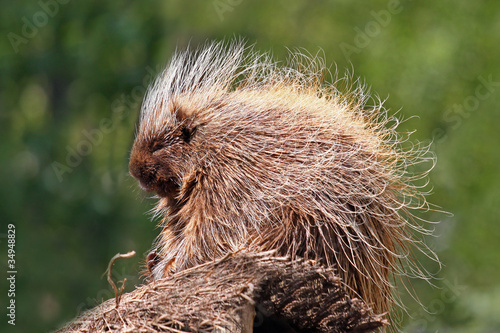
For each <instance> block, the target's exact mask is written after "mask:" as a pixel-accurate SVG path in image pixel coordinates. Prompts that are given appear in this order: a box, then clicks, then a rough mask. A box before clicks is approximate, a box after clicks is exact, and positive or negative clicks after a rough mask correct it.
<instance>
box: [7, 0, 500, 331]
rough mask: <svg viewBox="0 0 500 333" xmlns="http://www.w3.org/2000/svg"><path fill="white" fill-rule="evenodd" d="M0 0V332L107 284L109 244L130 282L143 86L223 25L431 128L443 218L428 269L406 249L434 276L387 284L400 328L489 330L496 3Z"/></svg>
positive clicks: (143, 245)
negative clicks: (352, 84) (398, 289)
mask: <svg viewBox="0 0 500 333" xmlns="http://www.w3.org/2000/svg"><path fill="white" fill-rule="evenodd" d="M1 5H2V10H1V12H0V18H1V25H2V35H3V37H2V38H1V39H0V68H1V78H0V88H1V89H0V152H1V160H0V171H1V172H0V184H1V189H0V221H1V230H0V237H1V238H0V247H1V252H0V253H1V260H0V262H1V265H2V266H1V267H2V276H4V274H5V273H4V272H6V271H7V268H6V263H7V256H6V253H7V250H6V249H7V247H6V233H7V225H8V224H9V223H13V224H14V225H15V226H16V240H17V242H16V268H17V271H18V274H17V280H16V297H15V300H16V310H17V313H16V315H17V316H16V326H15V327H12V326H10V325H8V324H7V318H6V316H5V314H4V313H5V309H6V306H7V297H6V294H7V283H6V278H5V277H3V278H2V281H1V282H0V285H1V286H2V288H1V296H0V300H1V304H0V305H1V308H2V309H4V310H3V311H2V318H1V320H0V331H2V332H5V331H10V330H12V329H13V330H12V331H19V332H32V331H49V330H52V329H55V328H57V327H58V326H59V325H61V324H63V323H64V322H66V321H67V320H69V319H71V318H72V317H74V316H75V315H76V314H77V313H78V311H80V310H83V309H86V308H90V307H92V306H94V305H95V304H97V303H98V302H100V301H101V300H103V299H108V298H110V297H112V293H111V289H110V287H109V285H108V284H107V282H106V280H105V279H104V278H101V275H102V273H103V272H104V271H105V269H106V266H107V263H108V260H109V259H110V258H111V257H112V256H113V255H114V254H116V253H117V252H121V253H125V252H128V251H130V250H135V251H137V252H138V255H137V256H136V257H135V258H133V259H128V260H123V261H121V262H120V261H119V262H118V263H117V264H116V266H115V272H117V277H120V278H121V279H122V278H123V277H127V278H128V280H129V282H127V289H128V290H130V289H131V288H133V286H134V284H139V283H141V281H140V279H139V271H140V269H141V261H142V260H143V258H144V254H145V253H146V252H147V250H148V248H149V247H150V246H151V243H152V242H153V239H154V237H155V235H156V234H157V233H158V230H157V229H156V228H155V222H151V221H150V216H149V215H148V214H147V211H148V210H149V209H150V208H152V206H153V203H154V202H153V201H152V200H151V199H149V198H147V197H146V196H145V195H143V194H142V193H141V192H140V191H139V189H138V187H137V185H136V183H135V181H134V180H133V179H131V178H130V177H129V176H128V173H127V158H128V153H129V150H130V146H131V143H132V140H133V134H134V127H135V123H136V119H137V116H138V111H139V107H140V103H141V100H142V97H143V94H144V91H145V87H146V86H147V84H148V82H149V81H150V79H151V77H152V75H154V74H155V73H156V72H158V70H159V69H160V68H161V67H162V66H163V65H164V64H165V63H166V61H167V60H168V59H169V57H170V55H171V54H172V52H173V51H174V50H175V48H176V47H179V48H184V47H185V46H186V45H188V44H191V45H198V44H200V43H203V42H204V41H206V40H212V39H216V40H220V39H223V38H231V37H233V36H242V37H244V38H246V39H247V40H248V41H249V42H250V43H255V44H256V48H257V49H259V50H271V51H272V52H273V54H274V55H275V57H276V59H281V60H284V59H285V58H286V56H287V49H286V48H287V47H288V48H296V47H300V48H304V49H305V50H308V51H310V52H311V53H313V54H314V53H316V52H317V51H319V50H322V52H323V53H324V54H325V56H326V58H327V62H328V63H336V66H337V69H338V71H339V72H340V73H343V72H344V71H345V70H350V69H351V68H353V69H354V72H355V75H357V76H360V77H361V78H363V80H365V81H366V82H367V83H369V84H370V86H371V87H372V91H373V92H374V93H377V94H378V96H380V98H382V99H385V98H386V97H388V99H387V101H386V106H387V107H388V108H390V109H391V110H393V111H394V112H396V111H397V110H400V111H399V114H400V115H401V116H402V117H404V118H405V119H407V121H406V122H404V123H403V124H402V126H401V129H402V130H405V131H410V130H412V129H417V132H416V133H415V134H414V135H413V136H412V137H413V139H414V140H419V141H423V142H429V140H431V139H434V144H433V145H432V147H433V150H434V151H435V153H436V154H437V157H438V163H437V166H436V167H435V169H434V170H433V171H432V173H431V175H430V176H431V184H430V185H432V187H433V191H432V194H431V195H430V196H429V199H430V201H431V202H433V203H435V204H437V205H439V206H440V207H442V209H443V210H446V211H449V212H451V213H453V215H443V214H438V213H436V214H435V216H431V218H434V219H437V220H441V221H442V222H441V223H439V224H436V225H435V228H436V230H435V234H436V236H437V237H435V238H432V239H429V242H430V244H431V246H432V247H433V248H434V249H435V250H436V251H437V252H438V254H439V256H440V257H441V259H442V261H443V263H444V267H443V268H442V269H441V270H440V271H438V269H437V267H434V266H436V265H435V264H433V263H432V262H429V263H427V262H426V261H425V259H423V260H424V262H425V264H426V265H428V266H429V267H430V268H431V270H434V271H438V272H437V274H436V276H437V277H438V279H437V280H435V281H434V283H435V284H436V286H437V288H432V287H430V286H429V285H427V284H426V283H425V282H421V281H415V282H413V286H414V288H415V292H416V294H417V295H418V297H419V299H420V301H421V302H422V303H423V304H424V305H425V306H426V307H427V310H425V309H424V308H422V307H421V306H420V305H419V304H418V303H417V302H415V301H413V300H411V299H410V298H409V297H406V296H404V297H403V298H404V300H405V303H406V304H407V305H408V309H407V314H403V316H402V317H403V327H404V331H407V332H425V331H429V332H430V331H432V332H434V331H437V330H439V332H451V331H453V332H494V331H500V317H499V316H498V314H499V313H500V301H499V300H500V265H499V263H500V242H499V239H500V223H499V221H500V195H499V194H500V190H499V189H500V173H499V172H498V168H499V167H498V166H499V165H500V153H499V146H500V145H499V144H500V134H499V130H498V124H499V123H498V122H500V112H499V105H500V99H499V92H500V68H499V59H500V40H499V39H500V2H498V1H467V0H457V1H450V0H444V1H437V2H421V1H409V0H408V1H400V2H398V1H397V0H390V1H389V0H386V1H378V0H377V1H370V2H354V1H346V0H338V1H326V0H312V1H305V0H304V1H298V0H297V1H292V0H287V1H284V0H281V1H265V0H254V1H249V0H209V1H200V0H198V1H180V0H171V1H152V0H148V1H140V2H139V1H134V2H133V1H117V0H110V1H95V0H94V1H92V0H91V1H85V2H77V1H69V0H59V1H57V2H56V0H42V1H40V2H38V1H30V2H27V1H21V2H9V3H8V4H7V1H2V2H1ZM488 82H489V83H488ZM413 116H416V117H413ZM75 152H76V153H75ZM78 152H80V153H78ZM54 162H56V164H54ZM57 163H59V164H57ZM55 166H56V168H54V167H55Z"/></svg>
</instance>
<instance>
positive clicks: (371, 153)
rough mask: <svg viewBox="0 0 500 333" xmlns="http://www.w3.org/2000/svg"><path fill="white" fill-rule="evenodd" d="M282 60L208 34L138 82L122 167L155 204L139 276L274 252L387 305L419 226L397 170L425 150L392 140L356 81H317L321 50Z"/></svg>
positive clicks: (419, 202) (381, 307)
mask: <svg viewBox="0 0 500 333" xmlns="http://www.w3.org/2000/svg"><path fill="white" fill-rule="evenodd" d="M290 59H291V60H290V62H289V63H288V64H287V65H283V66H281V65H280V64H279V63H276V62H273V61H272V60H271V57H270V56H269V55H268V54H258V53H257V52H255V51H253V50H252V48H248V47H245V46H244V44H243V43H241V42H238V41H234V42H231V43H228V44H224V43H209V44H207V45H205V46H204V47H202V48H200V49H198V50H197V51H185V52H178V53H177V54H175V55H174V56H173V58H172V60H171V61H170V63H169V65H168V66H167V67H166V69H165V70H164V71H163V72H162V73H161V74H160V75H159V76H158V78H157V79H156V81H155V82H154V83H153V84H152V86H151V87H150V88H149V90H148V92H147V94H146V97H145V99H144V102H143V105H142V110H141V116H140V122H139V125H138V132H137V137H136V139H135V142H134V145H133V149H132V153H131V157H130V166H129V167H130V173H131V174H132V176H134V177H135V178H137V179H138V180H139V183H140V186H141V187H142V188H143V189H144V190H145V191H149V192H155V194H156V195H157V197H158V199H159V200H158V204H157V207H156V209H155V211H156V213H157V214H158V215H159V216H161V218H162V226H163V230H162V231H161V233H160V235H159V237H158V240H157V242H156V245H155V249H154V251H153V252H152V253H151V254H150V256H149V257H148V267H149V269H150V275H151V277H152V278H153V279H158V278H161V277H165V276H168V275H169V274H171V273H173V272H176V271H179V270H182V269H185V268H189V267H192V266H194V265H197V264H201V263H204V262H207V261H210V260H213V259H216V258H219V257H221V256H224V255H225V254H227V253H230V252H233V251H237V250H240V249H242V248H246V249H250V250H255V251H267V250H275V251H276V253H278V254H279V255H286V256H289V258H290V259H292V260H293V259H295V258H306V259H311V260H317V261H319V262H321V263H322V264H323V265H327V266H333V267H334V268H335V269H336V271H337V273H338V274H339V275H340V277H341V278H342V279H343V281H344V283H345V284H346V285H347V287H348V289H349V293H350V294H351V295H352V296H353V297H361V298H362V299H363V300H364V301H365V302H367V303H368V304H369V305H370V306H372V307H373V309H374V311H375V312H377V313H384V312H387V311H388V310H389V309H390V308H391V305H392V304H393V302H394V298H393V292H392V289H393V279H392V278H393V275H399V274H400V273H401V271H402V268H401V267H402V266H404V265H406V262H409V263H410V264H411V263H412V262H413V261H412V260H407V259H408V257H409V253H410V252H411V250H412V249H413V248H415V247H416V248H420V247H421V246H420V245H418V244H419V242H418V241H417V240H415V237H414V234H419V233H423V232H425V231H426V230H425V229H423V228H422V227H421V226H420V223H416V222H415V220H416V219H415V218H414V215H413V214H412V211H413V210H414V209H422V208H425V207H427V203H426V201H425V197H424V196H423V194H421V193H420V192H419V190H418V189H417V187H416V186H413V185H411V182H412V180H413V179H412V178H414V176H412V175H410V174H409V173H408V171H407V165H409V164H414V163H419V162H421V161H425V159H426V158H425V155H424V154H423V153H422V151H421V150H420V151H416V150H415V149H413V150H411V151H405V150H404V149H402V148H401V142H402V139H401V138H400V136H399V134H397V132H396V130H395V127H396V126H397V121H391V122H389V120H388V119H389V118H388V116H387V111H386V110H384V109H383V107H382V106H381V103H374V106H368V101H370V99H369V98H368V97H367V93H366V91H365V89H363V87H362V86H360V85H359V84H355V83H353V84H350V85H349V84H344V87H347V88H345V89H344V90H341V89H339V88H338V86H337V85H338V83H339V82H341V81H342V80H333V81H336V82H334V83H330V84H329V83H325V82H323V78H324V77H325V76H327V75H329V71H328V69H327V68H326V66H325V65H324V61H323V60H322V59H321V58H320V57H308V56H304V55H302V54H300V53H295V54H292V55H291V58H290ZM349 87H350V88H349ZM389 123H393V124H394V125H393V126H390V125H389ZM416 244H417V245H416ZM410 270H411V271H412V272H413V273H415V274H417V275H419V274H422V275H424V276H425V272H423V271H422V269H421V268H419V267H417V266H412V267H411V268H410ZM403 274H405V273H403Z"/></svg>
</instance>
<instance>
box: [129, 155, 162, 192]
mask: <svg viewBox="0 0 500 333" xmlns="http://www.w3.org/2000/svg"><path fill="white" fill-rule="evenodd" d="M129 172H130V175H131V176H132V177H134V178H135V179H137V180H138V181H139V185H140V186H141V188H142V189H143V190H144V191H146V192H152V191H154V190H155V187H156V186H155V172H154V168H150V167H148V163H147V157H146V156H142V154H141V153H139V152H138V151H137V150H136V149H133V150H132V154H131V155H130V162H129Z"/></svg>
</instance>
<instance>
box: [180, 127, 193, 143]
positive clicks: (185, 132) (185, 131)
mask: <svg viewBox="0 0 500 333" xmlns="http://www.w3.org/2000/svg"><path fill="white" fill-rule="evenodd" d="M195 132H196V126H195V127H192V128H190V127H183V128H182V129H181V138H182V141H184V142H185V143H189V142H191V139H192V138H193V135H194V133H195Z"/></svg>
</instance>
